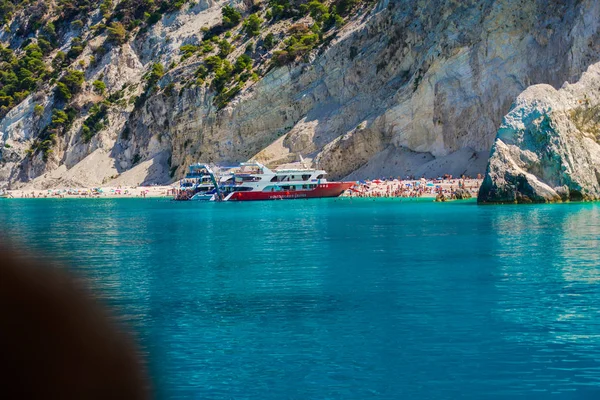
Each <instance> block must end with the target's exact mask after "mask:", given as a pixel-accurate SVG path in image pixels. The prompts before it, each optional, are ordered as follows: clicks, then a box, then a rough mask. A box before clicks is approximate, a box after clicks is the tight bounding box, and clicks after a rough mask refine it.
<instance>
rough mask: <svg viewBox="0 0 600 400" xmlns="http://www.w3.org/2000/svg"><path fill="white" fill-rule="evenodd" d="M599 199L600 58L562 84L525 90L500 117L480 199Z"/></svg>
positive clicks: (501, 201) (535, 200)
mask: <svg viewBox="0 0 600 400" xmlns="http://www.w3.org/2000/svg"><path fill="white" fill-rule="evenodd" d="M599 199H600V63H598V64H594V65H592V66H590V67H589V69H588V70H587V72H585V73H584V74H583V75H582V77H581V79H580V80H579V82H577V83H575V84H565V85H564V86H563V88H561V89H560V90H555V89H554V88H552V87H551V86H549V85H536V86H532V87H530V88H528V89H527V90H526V91H524V92H523V93H522V94H521V95H520V96H519V97H518V98H517V100H516V102H515V104H514V106H513V108H512V110H511V111H510V113H509V114H508V115H507V116H506V117H505V118H504V122H503V123H502V125H501V127H500V129H499V130H498V135H497V137H496V141H495V143H494V146H493V148H492V152H491V156H490V160H489V164H488V167H487V173H486V176H485V179H484V182H483V185H482V186H481V189H480V191H479V196H478V201H479V203H545V202H560V201H581V200H585V201H587V200H599Z"/></svg>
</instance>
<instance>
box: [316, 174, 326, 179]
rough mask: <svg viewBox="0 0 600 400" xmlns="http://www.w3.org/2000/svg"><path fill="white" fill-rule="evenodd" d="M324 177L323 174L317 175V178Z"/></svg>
mask: <svg viewBox="0 0 600 400" xmlns="http://www.w3.org/2000/svg"><path fill="white" fill-rule="evenodd" d="M324 177H325V175H323V174H321V175H319V176H317V179H323V178H324Z"/></svg>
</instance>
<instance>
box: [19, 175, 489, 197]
mask: <svg viewBox="0 0 600 400" xmlns="http://www.w3.org/2000/svg"><path fill="white" fill-rule="evenodd" d="M459 182H461V185H462V184H464V188H465V189H467V190H468V191H469V192H470V193H471V195H472V196H473V197H476V196H477V192H478V190H479V187H480V186H481V182H482V180H481V179H466V180H464V181H463V180H459V179H450V180H401V181H400V180H395V179H394V180H390V181H378V180H374V181H365V182H364V183H362V184H359V185H357V186H356V187H355V190H353V191H349V192H348V193H346V194H344V196H349V197H432V198H435V197H436V196H437V194H438V193H439V192H440V191H441V192H442V193H443V194H444V195H450V194H451V193H452V192H454V191H455V190H456V189H458V188H459ZM178 187H179V185H178V184H173V185H172V186H164V185H163V186H103V187H97V188H69V189H47V190H39V189H35V190H32V189H28V190H9V191H7V194H8V196H9V197H11V198H15V199H21V198H36V199H40V198H41V199H47V198H61V199H63V198H76V199H81V198H100V199H105V198H161V197H162V198H173V197H174V195H175V192H176V191H177V189H178Z"/></svg>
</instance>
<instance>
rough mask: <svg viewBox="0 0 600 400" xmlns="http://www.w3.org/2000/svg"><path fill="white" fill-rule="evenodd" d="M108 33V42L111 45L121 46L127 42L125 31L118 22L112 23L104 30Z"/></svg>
mask: <svg viewBox="0 0 600 400" xmlns="http://www.w3.org/2000/svg"><path fill="white" fill-rule="evenodd" d="M106 31H107V32H108V40H109V41H110V42H112V43H116V44H123V43H125V41H126V40H127V30H126V29H125V26H123V24H122V23H120V22H113V23H111V24H110V27H108V28H107V29H106Z"/></svg>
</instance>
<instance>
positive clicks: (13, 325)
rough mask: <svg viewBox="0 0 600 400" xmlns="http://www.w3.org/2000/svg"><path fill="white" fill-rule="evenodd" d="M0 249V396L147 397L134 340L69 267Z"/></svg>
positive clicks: (47, 397) (29, 397)
mask: <svg viewBox="0 0 600 400" xmlns="http://www.w3.org/2000/svg"><path fill="white" fill-rule="evenodd" d="M36 264H40V263H39V262H34V261H31V260H24V259H21V258H20V257H16V256H15V254H14V253H11V252H10V251H8V250H5V249H1V248H0V360H1V363H0V365H1V366H0V397H2V398H5V399H12V398H15V399H16V398H19V399H59V398H60V399H146V398H149V394H148V392H149V390H148V382H147V380H146V378H145V374H144V372H143V371H144V370H143V367H142V364H141V362H140V360H139V358H138V356H137V354H136V352H135V347H134V346H133V342H132V341H131V339H130V338H129V337H127V335H124V334H122V332H120V331H119V330H118V329H117V327H116V324H114V323H113V322H112V321H111V320H110V318H109V317H108V315H107V313H106V312H105V311H104V310H103V309H102V307H100V306H99V305H98V304H96V303H95V302H94V301H93V300H92V299H90V297H89V295H88V294H87V293H86V292H85V290H82V289H81V288H79V287H77V285H76V284H75V283H74V282H73V280H72V279H70V278H69V277H68V276H67V275H66V273H64V272H61V271H58V270H57V268H53V267H50V266H49V265H36Z"/></svg>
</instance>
